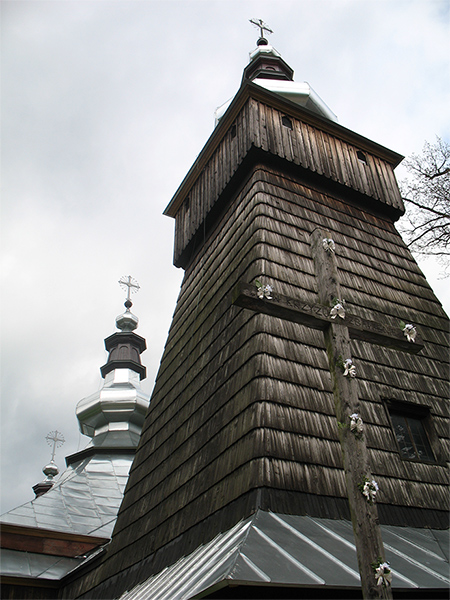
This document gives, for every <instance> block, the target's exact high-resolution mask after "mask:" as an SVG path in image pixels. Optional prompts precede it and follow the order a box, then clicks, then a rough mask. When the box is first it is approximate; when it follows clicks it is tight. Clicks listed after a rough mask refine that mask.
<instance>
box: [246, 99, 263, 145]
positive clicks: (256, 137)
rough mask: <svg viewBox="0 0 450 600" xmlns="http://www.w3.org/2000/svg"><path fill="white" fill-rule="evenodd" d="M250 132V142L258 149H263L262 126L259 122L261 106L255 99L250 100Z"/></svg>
mask: <svg viewBox="0 0 450 600" xmlns="http://www.w3.org/2000/svg"><path fill="white" fill-rule="evenodd" d="M249 102H250V116H251V118H250V131H249V138H250V142H251V143H253V144H254V145H255V146H256V148H261V124H260V121H259V104H258V102H256V100H254V99H253V98H250V100H249Z"/></svg>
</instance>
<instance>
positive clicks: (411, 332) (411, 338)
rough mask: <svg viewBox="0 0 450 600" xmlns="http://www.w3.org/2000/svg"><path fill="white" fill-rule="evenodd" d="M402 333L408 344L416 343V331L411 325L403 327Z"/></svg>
mask: <svg viewBox="0 0 450 600" xmlns="http://www.w3.org/2000/svg"><path fill="white" fill-rule="evenodd" d="M403 333H404V334H405V336H406V339H407V340H408V342H415V341H416V335H417V329H416V328H415V327H414V325H411V323H409V324H408V325H405V327H404V328H403Z"/></svg>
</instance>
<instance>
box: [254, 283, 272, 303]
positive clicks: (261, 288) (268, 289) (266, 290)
mask: <svg viewBox="0 0 450 600" xmlns="http://www.w3.org/2000/svg"><path fill="white" fill-rule="evenodd" d="M256 287H257V288H258V298H260V299H261V300H263V299H264V298H266V299H267V300H272V296H271V293H272V291H273V287H272V286H271V285H263V284H262V283H261V282H260V281H258V280H256Z"/></svg>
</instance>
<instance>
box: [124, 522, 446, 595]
mask: <svg viewBox="0 0 450 600" xmlns="http://www.w3.org/2000/svg"><path fill="white" fill-rule="evenodd" d="M382 535H383V540H384V544H385V550H386V559H387V561H388V562H389V563H390V565H391V568H392V586H393V588H394V589H396V588H397V589H405V588H424V589H436V588H447V587H448V586H449V584H450V580H449V577H448V575H449V563H448V541H449V540H448V531H439V530H430V529H413V528H411V527H394V526H382ZM231 582H233V583H235V584H237V583H242V582H245V583H246V584H252V583H253V584H259V585H261V584H271V585H279V586H283V585H297V586H305V587H317V586H330V587H340V588H347V587H348V588H351V587H360V578H359V572H358V564H357V558H356V550H355V545H354V540H353V529H352V525H351V523H350V522H348V521H343V520H331V519H319V518H311V517H308V516H296V515H280V514H275V513H272V512H263V511H260V510H259V511H257V512H256V513H255V515H253V517H251V518H249V519H247V520H245V521H241V522H239V523H238V524H237V525H236V526H235V527H233V528H232V529H230V530H229V531H227V532H226V533H221V534H219V535H218V536H217V537H216V538H214V539H213V540H212V541H211V542H209V543H208V544H205V545H203V546H200V547H199V548H198V549H197V550H196V551H195V552H193V553H192V554H190V555H189V556H185V557H183V558H181V559H180V560H179V561H178V562H176V563H175V564H174V565H172V566H170V567H167V568H166V569H164V570H163V571H162V572H161V573H159V574H157V575H154V576H152V577H150V578H149V579H147V580H146V581H144V582H143V583H141V584H139V585H137V586H135V587H134V588H133V589H132V590H130V591H128V592H125V594H123V595H122V596H121V600H150V599H151V600H158V599H163V598H164V599H165V600H185V599H186V600H187V599H188V598H194V597H196V596H198V595H199V594H201V593H202V592H205V591H206V590H208V589H209V588H211V587H213V586H219V585H226V584H227V583H231Z"/></svg>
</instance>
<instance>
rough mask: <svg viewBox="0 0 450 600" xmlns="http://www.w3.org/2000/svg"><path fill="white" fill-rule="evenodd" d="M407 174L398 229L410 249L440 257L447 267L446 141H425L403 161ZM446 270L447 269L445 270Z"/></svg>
mask: <svg viewBox="0 0 450 600" xmlns="http://www.w3.org/2000/svg"><path fill="white" fill-rule="evenodd" d="M404 164H405V167H406V168H407V170H408V172H409V175H410V177H409V178H408V179H406V180H405V181H402V182H401V184H400V189H401V193H402V197H403V200H404V201H405V207H406V215H405V217H404V218H403V220H402V221H401V224H400V230H401V232H402V234H403V235H404V237H405V240H406V243H407V244H408V246H409V248H410V249H411V251H412V252H414V253H417V254H421V255H429V256H437V257H440V259H441V260H440V262H441V264H442V265H443V266H444V269H446V270H448V269H449V267H450V259H449V258H447V257H449V256H450V145H449V144H448V143H446V142H444V141H443V140H442V139H440V138H438V137H437V138H436V142H435V143H434V144H430V143H429V142H425V145H424V147H423V151H422V154H421V155H416V154H413V155H412V156H410V158H409V159H408V160H406V161H405V163H404ZM448 274H450V273H448Z"/></svg>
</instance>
